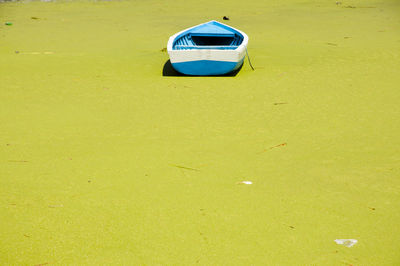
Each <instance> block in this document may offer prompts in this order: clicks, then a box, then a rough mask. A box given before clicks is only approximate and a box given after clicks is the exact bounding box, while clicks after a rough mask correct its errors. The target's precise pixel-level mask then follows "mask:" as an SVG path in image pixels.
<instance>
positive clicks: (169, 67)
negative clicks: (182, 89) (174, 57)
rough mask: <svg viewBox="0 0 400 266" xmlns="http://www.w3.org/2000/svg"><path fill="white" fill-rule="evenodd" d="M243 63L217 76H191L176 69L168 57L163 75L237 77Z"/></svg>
mask: <svg viewBox="0 0 400 266" xmlns="http://www.w3.org/2000/svg"><path fill="white" fill-rule="evenodd" d="M242 67H243V64H242V65H241V66H240V67H239V68H238V69H236V70H234V71H232V72H229V73H227V74H225V75H215V76H190V75H184V74H182V73H179V72H178V71H176V70H175V69H174V67H173V66H172V64H171V61H170V60H169V59H168V61H167V62H165V64H164V67H163V71H162V75H163V76H164V77H236V75H237V74H238V73H239V71H240V70H241V69H242Z"/></svg>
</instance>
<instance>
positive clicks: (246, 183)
mask: <svg viewBox="0 0 400 266" xmlns="http://www.w3.org/2000/svg"><path fill="white" fill-rule="evenodd" d="M239 183H240V184H245V185H251V184H253V182H251V181H242V182H239Z"/></svg>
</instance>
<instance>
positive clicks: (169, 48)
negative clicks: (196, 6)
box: [167, 20, 249, 52]
mask: <svg viewBox="0 0 400 266" xmlns="http://www.w3.org/2000/svg"><path fill="white" fill-rule="evenodd" d="M210 22H217V23H219V24H222V25H224V26H226V27H229V28H231V29H233V30H235V31H237V32H239V33H240V34H242V36H243V41H242V43H241V44H240V45H239V46H238V47H237V48H236V49H235V50H238V49H240V48H241V47H243V46H245V47H246V46H247V44H248V42H249V37H248V36H247V34H246V33H244V32H243V31H241V30H238V29H236V28H234V27H232V26H229V25H227V24H224V23H222V22H219V21H216V20H210V21H208V22H205V23H201V24H199V25H195V26H193V27H190V28H187V29H184V30H181V31H180V32H178V33H175V34H174V35H172V36H171V37H169V40H168V44H167V51H168V52H172V51H181V50H173V49H172V46H173V43H174V40H175V39H176V37H177V36H179V35H181V34H182V33H184V32H185V31H189V30H191V29H193V28H196V27H199V26H201V25H204V24H207V23H210ZM203 50H218V49H203ZM235 50H233V51H235ZM182 51H183V50H182Z"/></svg>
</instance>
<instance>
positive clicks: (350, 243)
mask: <svg viewBox="0 0 400 266" xmlns="http://www.w3.org/2000/svg"><path fill="white" fill-rule="evenodd" d="M334 241H335V242H336V244H338V245H343V246H345V247H348V248H351V247H352V246H354V245H355V244H357V242H358V241H357V239H335V240H334Z"/></svg>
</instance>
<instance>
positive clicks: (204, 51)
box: [167, 20, 249, 76]
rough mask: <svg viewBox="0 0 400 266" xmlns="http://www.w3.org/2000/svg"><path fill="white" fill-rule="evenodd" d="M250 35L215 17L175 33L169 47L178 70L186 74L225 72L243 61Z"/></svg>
mask: <svg viewBox="0 0 400 266" xmlns="http://www.w3.org/2000/svg"><path fill="white" fill-rule="evenodd" d="M248 41H249V38H248V37H247V35H246V34H245V33H244V32H242V31H240V30H237V29H235V28H232V27H230V26H228V25H225V24H223V23H220V22H218V21H215V20H212V21H210V22H207V23H204V24H200V25H197V26H194V27H191V28H188V29H185V30H183V31H181V32H178V33H176V34H175V35H172V36H171V37H170V38H169V40H168V45H167V50H168V54H169V58H170V61H171V64H172V66H173V68H174V69H175V70H177V71H178V72H180V73H182V74H185V75H193V76H212V75H224V74H228V73H230V72H232V71H234V70H237V69H238V68H239V67H241V65H242V64H243V60H244V58H245V55H246V49H247V44H248Z"/></svg>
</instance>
